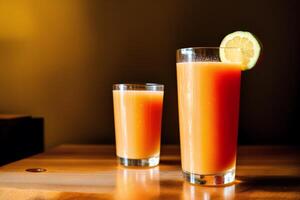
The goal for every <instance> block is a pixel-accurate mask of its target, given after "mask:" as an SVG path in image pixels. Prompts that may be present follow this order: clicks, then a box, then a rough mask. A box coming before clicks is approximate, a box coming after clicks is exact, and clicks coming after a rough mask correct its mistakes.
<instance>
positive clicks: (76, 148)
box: [0, 145, 300, 200]
mask: <svg viewBox="0 0 300 200" xmlns="http://www.w3.org/2000/svg"><path fill="white" fill-rule="evenodd" d="M299 155H300V149H299V148H298V147H283V146H242V147H240V148H239V151H238V164H237V181H236V183H235V184H233V185H230V186H226V187H203V186H197V185H192V184H189V183H187V182H185V181H183V179H182V175H181V167H180V153H179V147H178V146H164V147H163V149H162V153H161V163H160V165H159V166H158V167H154V168H143V169H137V168H124V167H122V166H119V165H118V162H117V160H116V158H115V148H114V146H103V145H102V146H96V145H62V146H59V147H57V148H54V149H52V150H50V151H48V152H46V153H43V154H39V155H36V156H33V157H30V158H27V159H24V160H20V161H17V162H15V163H12V164H9V165H5V166H2V167H1V168H0V199H1V200H11V199H13V200H18V199H38V200H41V199H51V200H52V199H53V200H57V199H92V200H93V199H97V200H98V199H143V200H146V199H195V200H196V199H300V159H299ZM28 168H44V169H46V170H47V171H46V172H42V173H30V172H26V171H25V170H26V169H28Z"/></svg>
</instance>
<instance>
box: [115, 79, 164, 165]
mask: <svg viewBox="0 0 300 200" xmlns="http://www.w3.org/2000/svg"><path fill="white" fill-rule="evenodd" d="M163 94H164V86H163V85H161V84H155V83H146V84H114V85H113V103H114V121H115V136H116V151H117V156H118V158H119V160H120V163H121V165H124V166H144V167H153V166H156V165H158V164H159V155H160V138H161V120H162V109H163Z"/></svg>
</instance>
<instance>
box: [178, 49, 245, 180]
mask: <svg viewBox="0 0 300 200" xmlns="http://www.w3.org/2000/svg"><path fill="white" fill-rule="evenodd" d="M223 50H224V49H222V47H195V48H183V49H179V50H177V53H176V57H177V64H176V65H177V89H178V106H179V127H180V147H181V162H182V170H183V174H184V177H185V179H186V180H187V181H189V182H191V183H195V184H203V185H223V184H229V183H232V182H233V181H234V179H235V166H236V150H237V135H238V119H239V102H240V79H241V71H242V66H241V64H239V63H234V62H232V63H231V62H222V61H221V59H220V52H221V51H223ZM227 52H230V53H231V54H235V55H237V54H240V49H239V48H230V49H227ZM237 57H238V56H237Z"/></svg>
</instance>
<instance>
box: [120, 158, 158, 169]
mask: <svg viewBox="0 0 300 200" xmlns="http://www.w3.org/2000/svg"><path fill="white" fill-rule="evenodd" d="M119 160H120V164H121V165H124V166H126V167H137V166H138V167H154V166H156V165H158V164H159V156H156V157H151V158H145V159H131V158H122V157H119Z"/></svg>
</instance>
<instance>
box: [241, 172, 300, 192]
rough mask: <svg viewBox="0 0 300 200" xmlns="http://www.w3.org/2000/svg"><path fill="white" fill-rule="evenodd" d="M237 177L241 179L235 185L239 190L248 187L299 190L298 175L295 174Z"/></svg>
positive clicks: (247, 188) (299, 178)
mask: <svg viewBox="0 0 300 200" xmlns="http://www.w3.org/2000/svg"><path fill="white" fill-rule="evenodd" d="M237 179H238V180H240V181H241V183H240V184H238V185H237V186H238V188H239V189H240V190H249V189H250V188H256V189H258V188H259V189H264V190H272V191H273V190H277V191H279V190H282V191H295V190H296V189H299V190H300V177H295V176H272V177H270V176H258V177H237Z"/></svg>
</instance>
